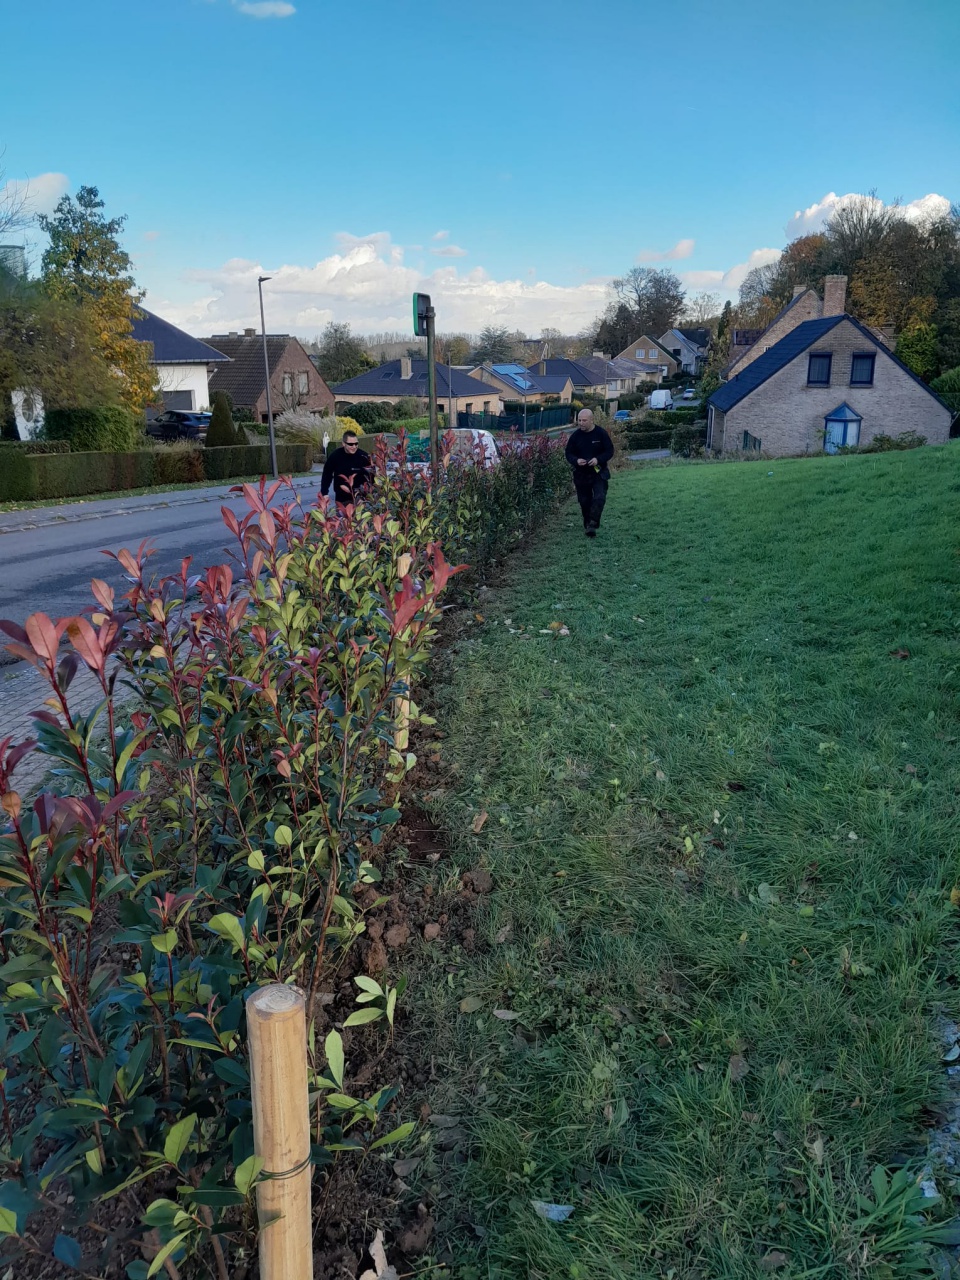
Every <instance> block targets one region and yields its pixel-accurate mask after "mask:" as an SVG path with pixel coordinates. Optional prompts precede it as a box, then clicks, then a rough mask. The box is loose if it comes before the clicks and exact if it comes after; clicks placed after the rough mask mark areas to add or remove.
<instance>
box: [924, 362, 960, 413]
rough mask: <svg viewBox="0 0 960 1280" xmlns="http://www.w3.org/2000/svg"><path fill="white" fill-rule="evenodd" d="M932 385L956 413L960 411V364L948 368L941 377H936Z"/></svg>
mask: <svg viewBox="0 0 960 1280" xmlns="http://www.w3.org/2000/svg"><path fill="white" fill-rule="evenodd" d="M930 386H931V389H932V390H934V391H935V392H936V393H937V395H938V396H939V397H940V399H941V400H945V401H946V402H947V404H948V405H949V406H950V408H951V409H952V410H953V412H954V413H960V366H958V367H957V368H955V369H948V370H947V372H946V373H942V374H941V375H940V377H939V378H934V380H933V381H932V382H931V383H930Z"/></svg>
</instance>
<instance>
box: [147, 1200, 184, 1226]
mask: <svg viewBox="0 0 960 1280" xmlns="http://www.w3.org/2000/svg"><path fill="white" fill-rule="evenodd" d="M179 1212H180V1206H179V1205H178V1204H177V1203H176V1201H175V1200H166V1199H163V1198H161V1199H159V1200H152V1201H151V1202H150V1204H149V1206H148V1207H147V1211H146V1213H145V1214H144V1215H143V1220H144V1222H145V1223H146V1224H147V1226H148V1227H169V1226H171V1225H172V1224H173V1220H174V1218H175V1217H176V1216H177V1214H178V1213H179Z"/></svg>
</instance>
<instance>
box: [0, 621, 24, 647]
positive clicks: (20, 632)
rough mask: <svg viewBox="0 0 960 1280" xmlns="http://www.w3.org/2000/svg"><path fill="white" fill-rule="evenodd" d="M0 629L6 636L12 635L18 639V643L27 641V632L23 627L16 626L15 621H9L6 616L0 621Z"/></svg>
mask: <svg viewBox="0 0 960 1280" xmlns="http://www.w3.org/2000/svg"><path fill="white" fill-rule="evenodd" d="M0 631H5V632H6V633H7V635H8V636H12V637H13V639H14V640H18V641H19V642H20V644H26V643H27V633H26V632H25V631H24V629H23V627H18V626H17V624H16V623H15V622H9V621H7V619H6V618H4V619H3V621H0Z"/></svg>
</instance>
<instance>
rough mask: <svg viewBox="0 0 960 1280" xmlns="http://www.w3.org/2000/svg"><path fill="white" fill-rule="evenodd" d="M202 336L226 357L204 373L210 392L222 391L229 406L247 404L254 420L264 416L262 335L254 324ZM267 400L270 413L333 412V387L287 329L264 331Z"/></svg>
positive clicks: (265, 399) (318, 413)
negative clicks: (237, 329) (268, 395)
mask: <svg viewBox="0 0 960 1280" xmlns="http://www.w3.org/2000/svg"><path fill="white" fill-rule="evenodd" d="M207 341H208V342H209V343H210V345H211V346H213V347H216V349H217V350H218V351H222V352H223V354H224V355H225V356H228V357H229V359H230V363H229V364H225V365H224V364H221V365H217V367H216V372H215V373H213V374H212V375H211V377H210V395H211V396H212V395H213V394H214V393H215V392H217V391H226V392H227V394H228V395H229V396H230V399H231V400H232V401H233V405H234V408H235V409H247V410H249V412H250V413H251V414H252V415H253V417H254V419H255V420H256V421H257V422H266V421H267V379H266V371H265V368H264V360H263V338H262V336H261V335H260V334H258V333H257V331H256V329H244V331H243V333H218V334H214V336H213V337H212V338H208V339H207ZM267 357H268V360H269V367H270V402H271V408H272V409H273V413H274V416H275V417H277V416H279V415H280V414H281V413H285V412H291V413H310V414H313V415H314V416H315V417H321V416H323V415H324V414H328V413H333V412H334V398H333V392H332V391H331V390H330V388H329V387H328V386H327V384H326V382H324V380H323V378H322V377H321V376H320V374H319V373H318V372H317V370H316V368H315V367H314V364H313V362H312V361H311V359H310V357H309V355H308V354H307V352H306V351H305V350H304V348H303V347H302V346H301V345H300V343H299V342H298V341H297V339H296V338H294V337H291V335H290V334H289V333H270V334H267Z"/></svg>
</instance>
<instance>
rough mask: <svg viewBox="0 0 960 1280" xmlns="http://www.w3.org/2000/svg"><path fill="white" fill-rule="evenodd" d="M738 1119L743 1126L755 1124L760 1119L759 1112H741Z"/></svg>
mask: <svg viewBox="0 0 960 1280" xmlns="http://www.w3.org/2000/svg"><path fill="white" fill-rule="evenodd" d="M740 1119H741V1120H742V1121H743V1122H744V1124H756V1123H757V1122H758V1121H759V1119H760V1112H759V1111H741V1112H740Z"/></svg>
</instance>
